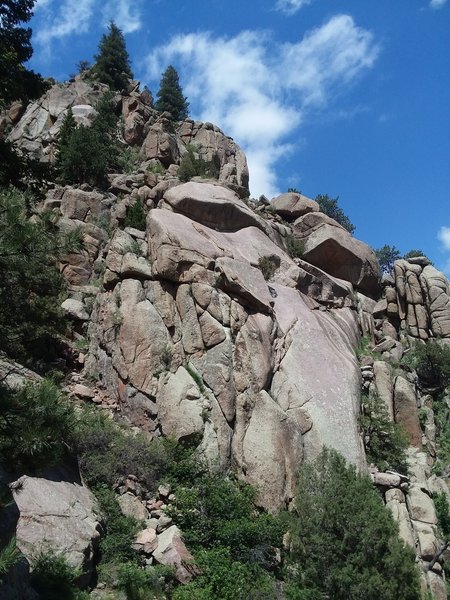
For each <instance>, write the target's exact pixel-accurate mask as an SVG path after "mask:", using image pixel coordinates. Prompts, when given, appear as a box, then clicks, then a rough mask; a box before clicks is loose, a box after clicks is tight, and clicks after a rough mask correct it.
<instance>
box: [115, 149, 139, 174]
mask: <svg viewBox="0 0 450 600" xmlns="http://www.w3.org/2000/svg"><path fill="white" fill-rule="evenodd" d="M139 162H140V156H139V149H138V148H132V147H130V146H126V147H125V148H123V149H122V150H121V151H120V153H119V155H118V158H117V164H118V166H119V167H120V168H121V169H122V171H123V172H124V173H127V174H131V173H133V171H134V170H135V169H136V168H137V167H138V165H139Z"/></svg>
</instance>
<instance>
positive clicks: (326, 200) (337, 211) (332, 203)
mask: <svg viewBox="0 0 450 600" xmlns="http://www.w3.org/2000/svg"><path fill="white" fill-rule="evenodd" d="M315 200H316V202H317V203H318V204H319V208H320V210H321V212H323V213H325V214H326V215H328V216H329V217H331V218H332V219H334V220H335V221H337V222H338V223H339V224H340V225H342V227H344V228H345V229H346V230H347V231H348V232H349V233H351V234H353V233H354V231H355V226H354V225H353V223H352V222H351V221H350V219H349V218H348V217H347V215H346V214H345V213H344V211H343V210H342V208H340V207H339V206H338V200H339V196H338V197H337V198H330V197H329V196H328V195H327V194H319V195H318V196H316V198H315Z"/></svg>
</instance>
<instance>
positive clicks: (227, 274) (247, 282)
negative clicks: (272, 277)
mask: <svg viewBox="0 0 450 600" xmlns="http://www.w3.org/2000/svg"><path fill="white" fill-rule="evenodd" d="M215 272H216V274H217V276H218V277H219V283H218V286H219V287H220V288H222V289H224V290H226V291H228V292H231V293H233V294H236V295H237V296H239V297H240V298H241V299H242V301H243V303H244V304H246V305H247V306H250V307H251V308H254V309H256V310H259V311H262V312H270V311H271V307H272V305H273V300H272V297H271V295H270V293H269V290H268V287H267V283H266V281H265V279H264V277H263V274H262V273H261V271H260V270H259V269H256V268H255V267H252V266H251V265H250V264H248V263H245V262H243V261H240V260H233V259H230V258H226V257H224V258H219V259H217V260H216V268H215Z"/></svg>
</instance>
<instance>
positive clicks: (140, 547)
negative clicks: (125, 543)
mask: <svg viewBox="0 0 450 600" xmlns="http://www.w3.org/2000/svg"><path fill="white" fill-rule="evenodd" d="M157 546H158V537H157V535H156V531H155V530H154V529H152V528H147V529H144V530H143V531H140V532H139V533H138V534H137V536H136V537H135V539H134V542H133V544H132V545H131V547H132V548H133V550H136V551H137V552H139V553H141V554H152V552H153V551H154V550H155V549H156V548H157Z"/></svg>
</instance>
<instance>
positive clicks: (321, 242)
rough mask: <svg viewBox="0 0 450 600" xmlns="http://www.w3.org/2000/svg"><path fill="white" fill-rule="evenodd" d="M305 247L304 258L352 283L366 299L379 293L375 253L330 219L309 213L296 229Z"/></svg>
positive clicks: (297, 223) (300, 218) (298, 221)
mask: <svg viewBox="0 0 450 600" xmlns="http://www.w3.org/2000/svg"><path fill="white" fill-rule="evenodd" d="M293 231H294V235H295V237H296V238H298V239H299V240H301V241H302V242H303V244H304V254H303V258H304V260H306V261H307V262H310V263H312V264H313V265H316V266H317V267H319V268H321V269H323V270H324V271H326V272H327V273H330V275H333V276H334V277H339V278H340V279H345V280H346V281H350V282H351V283H352V284H353V285H354V286H355V287H356V288H357V289H359V290H361V291H362V292H363V293H365V294H367V295H369V296H370V295H373V294H375V293H376V292H377V289H378V285H379V281H380V269H379V266H378V261H377V259H376V256H375V253H374V251H373V250H372V249H371V248H370V247H369V246H368V245H367V244H364V243H363V242H360V241H359V240H357V239H355V238H353V237H352V236H351V235H350V233H349V232H348V231H347V230H346V229H344V228H343V227H342V226H341V225H339V223H337V222H336V221H334V220H333V219H331V218H330V217H328V216H326V215H324V214H322V213H318V212H310V213H307V214H306V215H304V216H302V217H299V218H298V219H297V220H296V221H295V222H294V225H293Z"/></svg>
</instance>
